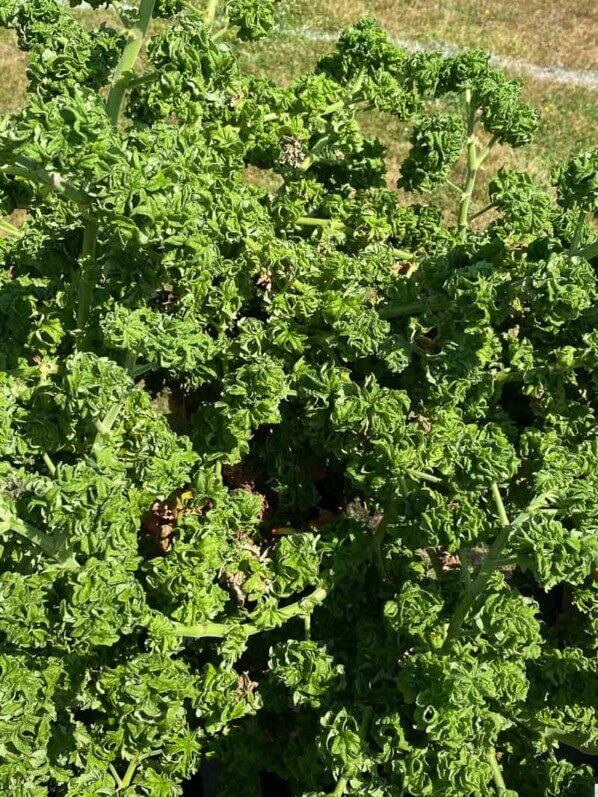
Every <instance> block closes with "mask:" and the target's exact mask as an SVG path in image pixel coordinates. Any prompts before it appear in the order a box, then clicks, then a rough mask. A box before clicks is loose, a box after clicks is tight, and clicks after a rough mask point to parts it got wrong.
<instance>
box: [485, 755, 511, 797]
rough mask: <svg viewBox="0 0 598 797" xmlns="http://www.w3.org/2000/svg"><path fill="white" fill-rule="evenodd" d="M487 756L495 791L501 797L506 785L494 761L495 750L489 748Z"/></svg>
mask: <svg viewBox="0 0 598 797" xmlns="http://www.w3.org/2000/svg"><path fill="white" fill-rule="evenodd" d="M487 754H488V761H489V762H490V768H491V770H492V777H493V779H494V784H495V786H496V791H497V793H498V794H499V797H503V795H504V794H505V793H506V792H507V784H506V783H505V779H504V778H503V776H502V770H501V768H500V765H499V763H498V761H497V759H496V750H495V749H494V747H489V748H488V751H487Z"/></svg>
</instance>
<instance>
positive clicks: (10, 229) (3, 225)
mask: <svg viewBox="0 0 598 797" xmlns="http://www.w3.org/2000/svg"><path fill="white" fill-rule="evenodd" d="M0 230H2V232H5V233H7V234H8V235H14V236H15V238H22V237H23V233H22V232H21V231H20V230H19V229H18V228H17V227H15V226H14V224H11V223H10V222H9V221H5V220H4V219H0Z"/></svg>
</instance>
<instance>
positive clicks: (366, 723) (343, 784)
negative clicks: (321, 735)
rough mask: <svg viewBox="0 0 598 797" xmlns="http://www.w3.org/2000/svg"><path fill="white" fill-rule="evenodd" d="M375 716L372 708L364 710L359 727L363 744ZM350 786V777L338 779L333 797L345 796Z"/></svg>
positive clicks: (345, 776) (343, 776)
mask: <svg viewBox="0 0 598 797" xmlns="http://www.w3.org/2000/svg"><path fill="white" fill-rule="evenodd" d="M373 714H374V712H373V710H372V708H370V707H369V706H368V707H367V708H364V710H363V714H362V715H361V725H360V726H359V738H360V739H361V741H362V742H363V741H364V740H365V737H366V736H367V734H368V730H369V728H370V722H371V721H372V716H373ZM348 785H349V776H348V775H342V776H341V777H340V778H339V779H338V781H337V784H336V788H335V789H334V791H333V792H332V796H331V797H343V795H344V794H345V793H346V791H347V786H348Z"/></svg>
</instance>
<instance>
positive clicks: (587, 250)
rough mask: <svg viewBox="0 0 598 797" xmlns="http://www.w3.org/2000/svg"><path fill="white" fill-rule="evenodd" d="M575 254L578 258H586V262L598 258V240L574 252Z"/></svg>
mask: <svg viewBox="0 0 598 797" xmlns="http://www.w3.org/2000/svg"><path fill="white" fill-rule="evenodd" d="M573 254H574V255H577V256H578V257H585V259H586V260H591V259H592V258H593V257H598V240H596V241H592V243H591V244H588V245H587V246H584V247H583V248H582V249H578V250H577V251H576V252H573Z"/></svg>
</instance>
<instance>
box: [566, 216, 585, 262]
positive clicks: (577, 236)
mask: <svg viewBox="0 0 598 797" xmlns="http://www.w3.org/2000/svg"><path fill="white" fill-rule="evenodd" d="M585 221H586V212H585V210H580V211H579V216H578V218H577V224H576V225H575V232H574V233H573V240H572V241H571V246H570V247H569V253H570V254H575V252H576V251H577V250H578V249H579V242H580V241H581V234H582V232H583V225H584V224H585Z"/></svg>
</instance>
